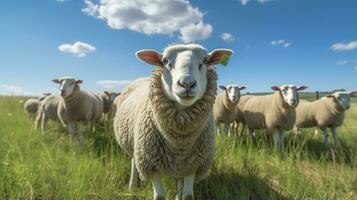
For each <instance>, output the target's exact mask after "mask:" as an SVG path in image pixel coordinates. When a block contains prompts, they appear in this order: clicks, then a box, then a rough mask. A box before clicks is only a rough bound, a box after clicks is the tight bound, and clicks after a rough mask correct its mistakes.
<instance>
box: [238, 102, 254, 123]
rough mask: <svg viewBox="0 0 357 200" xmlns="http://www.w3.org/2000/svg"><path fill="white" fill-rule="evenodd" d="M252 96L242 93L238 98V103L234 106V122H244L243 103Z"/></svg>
mask: <svg viewBox="0 0 357 200" xmlns="http://www.w3.org/2000/svg"><path fill="white" fill-rule="evenodd" d="M252 97H254V96H253V95H244V96H242V97H241V98H240V99H239V102H238V104H237V105H236V107H235V112H236V119H235V120H236V122H237V123H244V117H243V109H244V106H245V103H247V101H248V100H249V99H250V98H252Z"/></svg>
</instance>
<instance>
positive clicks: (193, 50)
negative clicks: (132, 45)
mask: <svg viewBox="0 0 357 200" xmlns="http://www.w3.org/2000/svg"><path fill="white" fill-rule="evenodd" d="M231 54H232V51H231V50H229V49H216V50H213V51H212V52H211V53H208V52H207V50H206V49H205V48H203V47H202V46H200V45H197V44H178V45H171V46H168V47H167V48H166V49H164V52H163V53H159V52H157V51H155V50H141V51H138V52H137V53H136V56H137V57H138V58H139V59H141V60H142V61H144V62H146V63H148V64H150V65H153V66H156V67H160V68H162V70H163V74H162V77H161V81H162V87H163V90H164V92H165V95H166V96H167V98H169V99H170V100H172V101H174V102H176V103H177V104H178V105H179V106H181V107H188V106H191V105H193V104H194V103H195V102H196V101H197V100H199V99H201V98H202V96H203V95H204V93H205V92H206V89H207V68H208V67H209V66H212V65H216V64H224V65H226V64H227V63H228V59H229V57H230V55H231Z"/></svg>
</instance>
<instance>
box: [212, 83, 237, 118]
mask: <svg viewBox="0 0 357 200" xmlns="http://www.w3.org/2000/svg"><path fill="white" fill-rule="evenodd" d="M238 102H239V99H238V100H237V101H236V102H232V101H230V100H229V98H228V93H227V90H225V91H224V92H223V93H221V94H219V95H218V96H217V99H216V102H215V103H214V106H213V115H214V121H215V122H216V123H224V124H229V123H231V122H233V121H234V120H235V119H236V118H237V112H235V107H236V105H237V104H238Z"/></svg>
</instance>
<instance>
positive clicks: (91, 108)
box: [52, 77, 103, 146]
mask: <svg viewBox="0 0 357 200" xmlns="http://www.w3.org/2000/svg"><path fill="white" fill-rule="evenodd" d="M52 81H53V82H54V83H57V84H59V85H60V95H61V97H62V98H61V100H60V102H59V104H58V110H57V114H58V117H59V119H60V121H61V123H62V124H63V126H65V127H67V126H68V130H69V133H70V136H71V140H72V137H73V136H74V134H75V132H77V131H78V134H79V143H80V145H81V146H83V132H84V130H85V128H86V127H87V126H89V125H92V126H93V125H94V124H95V123H96V122H97V121H98V120H99V119H100V117H101V116H102V113H103V102H102V99H101V98H100V97H99V96H96V95H95V94H93V93H91V92H88V91H86V90H81V89H80V87H79V84H81V83H82V82H83V81H82V80H77V79H75V78H72V77H63V78H60V79H54V80H52ZM76 129H77V130H76Z"/></svg>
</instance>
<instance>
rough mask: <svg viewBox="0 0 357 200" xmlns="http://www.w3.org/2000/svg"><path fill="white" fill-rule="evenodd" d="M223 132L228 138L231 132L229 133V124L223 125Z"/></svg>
mask: <svg viewBox="0 0 357 200" xmlns="http://www.w3.org/2000/svg"><path fill="white" fill-rule="evenodd" d="M224 132H225V134H227V135H228V137H230V136H231V132H230V131H229V124H224Z"/></svg>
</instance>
